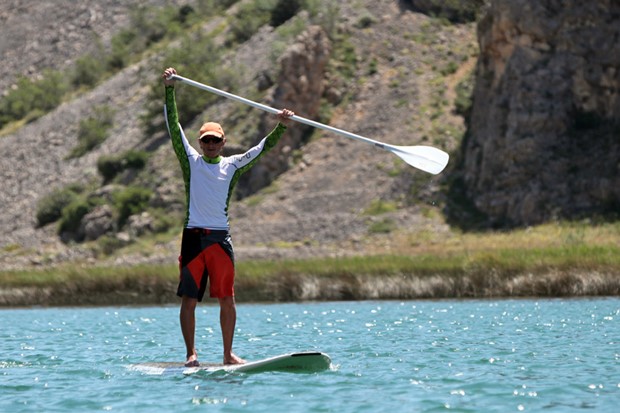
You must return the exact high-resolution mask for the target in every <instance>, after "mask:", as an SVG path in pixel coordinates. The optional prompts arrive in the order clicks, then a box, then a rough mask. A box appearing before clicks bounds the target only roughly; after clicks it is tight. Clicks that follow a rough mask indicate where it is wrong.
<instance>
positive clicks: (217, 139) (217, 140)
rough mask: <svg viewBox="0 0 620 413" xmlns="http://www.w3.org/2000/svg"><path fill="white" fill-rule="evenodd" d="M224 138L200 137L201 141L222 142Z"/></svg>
mask: <svg viewBox="0 0 620 413" xmlns="http://www.w3.org/2000/svg"><path fill="white" fill-rule="evenodd" d="M223 140H224V138H218V137H217V136H205V137H204V138H202V139H200V141H201V142H202V143H222V141H223Z"/></svg>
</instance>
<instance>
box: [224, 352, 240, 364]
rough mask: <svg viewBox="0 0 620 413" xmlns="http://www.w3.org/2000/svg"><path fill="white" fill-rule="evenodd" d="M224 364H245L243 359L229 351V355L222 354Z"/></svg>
mask: <svg viewBox="0 0 620 413" xmlns="http://www.w3.org/2000/svg"><path fill="white" fill-rule="evenodd" d="M224 364H245V360H244V359H242V358H241V357H238V356H237V355H235V354H234V353H231V354H230V356H229V357H226V356H224Z"/></svg>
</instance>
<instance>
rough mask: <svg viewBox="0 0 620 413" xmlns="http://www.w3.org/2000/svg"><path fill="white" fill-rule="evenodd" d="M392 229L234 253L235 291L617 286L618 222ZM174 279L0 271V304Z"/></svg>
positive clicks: (104, 270)
mask: <svg viewBox="0 0 620 413" xmlns="http://www.w3.org/2000/svg"><path fill="white" fill-rule="evenodd" d="M422 238H424V240H422ZM392 239H393V240H395V244H394V245H395V246H393V247H391V248H390V249H389V250H390V251H392V252H390V253H382V252H381V251H379V253H378V254H377V255H368V254H367V255H360V256H351V257H342V258H313V259H304V260H293V259H288V260H278V261H268V260H257V261H241V262H238V263H237V278H236V282H235V290H236V295H237V301H238V302H240V303H242V302H283V301H321V300H373V299H446V298H458V299H460V298H476V299H479V298H519V297H549V298H551V297H591V296H620V224H618V223H608V224H603V225H587V224H547V225H543V226H538V227H534V228H528V229H524V230H516V231H511V232H501V233H476V234H460V235H459V234H450V235H449V236H448V237H446V238H444V239H440V235H437V234H433V235H430V234H426V237H422V236H421V234H419V233H418V234H400V236H393V237H392ZM396 246H397V247H398V248H397V247H396ZM177 280H178V268H177V266H176V265H174V264H172V263H171V264H170V265H160V264H142V265H137V266H131V267H127V266H126V267H112V266H108V267H105V266H96V265H80V264H64V265H61V266H57V267H51V268H41V269H23V270H11V271H0V307H18V306H80V305H153V304H169V303H176V302H178V298H177V297H176V295H175V292H176V284H177ZM204 302H206V303H208V302H209V299H208V298H205V300H204Z"/></svg>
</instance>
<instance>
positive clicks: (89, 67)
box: [71, 55, 106, 88]
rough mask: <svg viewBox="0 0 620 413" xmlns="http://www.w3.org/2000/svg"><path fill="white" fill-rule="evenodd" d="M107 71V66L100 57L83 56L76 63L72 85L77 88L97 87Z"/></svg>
mask: <svg viewBox="0 0 620 413" xmlns="http://www.w3.org/2000/svg"><path fill="white" fill-rule="evenodd" d="M105 70H106V68H105V65H104V63H102V61H101V58H100V57H97V56H95V55H87V56H82V57H80V58H78V59H77V60H76V61H75V66H74V68H73V77H72V80H71V84H72V85H73V86H74V87H76V88H78V87H80V86H87V87H92V86H95V85H96V84H97V82H99V80H100V79H101V77H102V76H103V74H104V73H105Z"/></svg>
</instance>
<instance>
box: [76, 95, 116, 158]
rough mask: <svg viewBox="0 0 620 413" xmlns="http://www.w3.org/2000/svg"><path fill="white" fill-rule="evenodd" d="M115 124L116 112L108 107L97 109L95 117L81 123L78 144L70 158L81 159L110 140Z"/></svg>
mask: <svg viewBox="0 0 620 413" xmlns="http://www.w3.org/2000/svg"><path fill="white" fill-rule="evenodd" d="M113 124H114V112H113V111H112V109H111V108H110V107H109V106H107V105H103V106H99V107H98V108H96V109H95V115H94V116H92V117H90V118H87V119H83V120H81V121H80V126H79V128H78V136H77V138H78V144H77V146H76V147H75V148H73V150H72V151H71V153H70V154H69V156H68V158H79V157H80V156H82V155H85V154H86V153H88V152H89V151H90V150H91V149H93V148H95V147H96V146H97V145H99V144H101V143H103V142H104V141H105V140H106V139H107V138H108V130H109V129H110V128H111V127H112V125H113Z"/></svg>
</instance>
